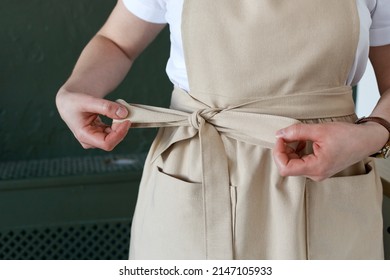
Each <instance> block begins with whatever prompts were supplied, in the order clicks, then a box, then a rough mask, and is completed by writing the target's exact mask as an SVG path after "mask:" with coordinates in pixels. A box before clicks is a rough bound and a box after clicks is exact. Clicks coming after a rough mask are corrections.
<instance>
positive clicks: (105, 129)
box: [56, 89, 131, 151]
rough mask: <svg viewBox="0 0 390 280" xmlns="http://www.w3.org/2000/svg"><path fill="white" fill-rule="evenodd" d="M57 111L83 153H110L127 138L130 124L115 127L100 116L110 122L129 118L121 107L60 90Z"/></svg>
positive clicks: (103, 100) (85, 95)
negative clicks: (101, 151) (97, 151)
mask: <svg viewBox="0 0 390 280" xmlns="http://www.w3.org/2000/svg"><path fill="white" fill-rule="evenodd" d="M56 104H57V108H58V111H59V113H60V115H61V117H62V119H63V120H64V121H65V123H66V124H67V125H68V127H69V128H70V130H71V131H72V132H73V134H74V136H75V137H76V139H77V140H78V141H79V142H80V144H81V145H82V146H83V148H84V149H91V148H100V149H102V150H105V151H111V150H113V149H114V148H115V146H116V145H118V144H119V143H120V142H121V141H122V140H123V138H124V137H125V136H126V134H127V132H128V130H129V128H130V125H131V123H130V121H125V122H122V123H115V124H112V126H109V125H106V124H105V123H103V122H102V120H101V119H100V117H99V115H104V116H107V117H109V118H111V119H123V118H125V117H127V115H128V111H127V109H126V108H125V107H124V106H122V105H119V104H118V103H115V102H111V101H108V100H105V99H102V98H97V97H93V96H90V95H87V94H82V93H72V92H68V91H66V90H65V89H60V91H59V92H58V94H57V97H56Z"/></svg>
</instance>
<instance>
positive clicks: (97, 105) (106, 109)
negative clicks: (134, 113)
mask: <svg viewBox="0 0 390 280" xmlns="http://www.w3.org/2000/svg"><path fill="white" fill-rule="evenodd" d="M81 106H82V109H83V111H84V112H90V113H96V114H99V115H104V116H106V117H109V118H111V119H124V118H126V117H127V116H128V115H129V112H128V110H127V109H126V107H125V106H123V105H121V104H119V103H116V102H113V101H109V100H106V99H102V98H96V97H92V96H90V97H88V98H87V100H85V102H83V104H82V105H81Z"/></svg>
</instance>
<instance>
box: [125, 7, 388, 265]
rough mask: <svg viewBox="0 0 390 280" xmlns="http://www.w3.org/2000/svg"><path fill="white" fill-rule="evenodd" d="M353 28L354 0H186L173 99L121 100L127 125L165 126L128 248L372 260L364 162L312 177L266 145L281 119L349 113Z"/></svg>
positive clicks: (374, 220)
mask: <svg viewBox="0 0 390 280" xmlns="http://www.w3.org/2000/svg"><path fill="white" fill-rule="evenodd" d="M358 27H359V19H358V14H357V10H356V3H355V0H345V1H339V0H328V1H322V0H296V1H286V0H262V1H254V0H241V1H234V0H213V1H209V0H186V1H185V2H184V7H183V15H182V37H183V46H184V54H185V62H186V66H187V73H188V78H189V85H190V92H189V93H187V92H184V91H183V90H181V89H179V88H175V89H174V92H173V94H172V102H171V109H163V108H156V107H151V106H145V105H129V104H127V103H126V102H124V101H119V102H121V103H122V104H124V105H126V106H128V109H129V112H130V116H129V118H130V120H131V121H132V123H133V127H134V126H135V127H164V128H161V129H160V130H159V133H158V135H157V137H156V139H155V141H154V143H153V145H152V147H151V149H150V152H149V155H148V157H147V159H146V163H145V168H144V174H143V178H142V181H141V186H140V191H139V196H138V202H137V207H136V212H135V215H134V219H133V224H132V233H131V245H130V258H132V259H381V258H383V245H382V240H383V239H382V219H381V199H382V196H381V195H382V189H381V185H380V180H379V177H378V174H377V172H376V170H375V166H374V162H372V161H370V160H367V161H365V162H360V163H358V164H355V165H354V166H351V167H350V168H348V169H347V170H344V171H343V172H340V173H339V174H337V175H336V176H334V177H332V178H330V179H327V180H324V181H323V182H320V183H316V182H313V181H311V180H309V179H306V178H304V177H281V176H279V174H278V171H277V168H276V166H275V164H274V162H273V159H272V154H271V149H272V147H273V145H274V142H275V131H276V130H278V129H281V128H283V127H287V126H289V125H291V124H294V123H299V122H305V123H321V122H327V121H347V122H353V121H354V120H355V119H356V116H355V115H354V104H353V101H352V94H351V88H350V87H349V86H346V85H345V81H346V80H347V76H348V73H349V70H350V68H351V66H352V63H353V60H354V57H355V50H356V48H357V42H358V36H359V30H358ZM308 152H309V151H308Z"/></svg>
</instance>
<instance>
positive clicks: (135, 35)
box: [56, 0, 164, 150]
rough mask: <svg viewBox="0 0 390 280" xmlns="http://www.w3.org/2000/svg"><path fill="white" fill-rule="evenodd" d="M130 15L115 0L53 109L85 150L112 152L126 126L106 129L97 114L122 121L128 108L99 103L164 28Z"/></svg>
mask: <svg viewBox="0 0 390 280" xmlns="http://www.w3.org/2000/svg"><path fill="white" fill-rule="evenodd" d="M163 27H164V25H163V24H153V23H148V22H145V21H143V20H141V19H139V18H138V17H136V16H134V15H133V14H131V13H130V12H129V11H128V10H127V9H126V7H125V6H124V4H123V2H122V0H119V1H118V3H117V5H116V6H115V8H114V9H113V11H112V13H111V15H110V16H109V18H108V20H107V21H106V23H105V24H104V26H103V27H102V28H101V29H100V31H99V32H98V33H97V34H96V35H95V36H94V37H93V38H92V39H91V41H90V42H89V43H88V44H87V46H86V47H85V48H84V50H83V51H82V53H81V55H80V57H79V59H78V61H77V63H76V66H75V68H74V70H73V72H72V74H71V76H70V77H69V79H68V80H67V81H66V83H65V84H64V85H63V86H62V87H61V88H60V90H59V91H58V93H57V97H56V104H57V108H58V111H59V113H60V115H61V117H62V119H63V120H64V121H65V122H66V124H67V125H68V126H69V128H70V129H71V131H72V132H73V134H74V135H75V137H76V138H77V139H78V141H79V142H80V143H81V144H82V146H83V147H84V148H101V149H104V150H112V149H113V148H114V147H115V146H116V145H117V144H118V143H119V142H120V141H122V139H123V138H124V137H125V135H126V133H127V131H128V129H129V127H130V124H129V123H128V122H124V123H122V124H114V125H112V126H111V127H110V126H108V125H106V124H104V123H103V122H102V121H101V120H100V118H99V115H105V116H107V117H109V118H112V119H118V118H124V117H126V116H127V114H128V112H127V110H126V108H124V107H122V106H120V105H119V104H117V103H115V102H111V101H108V100H104V99H102V98H103V97H104V96H106V95H107V94H108V93H109V92H111V91H112V90H113V89H115V88H116V87H117V86H118V85H119V83H120V82H121V81H122V80H123V78H124V77H125V76H126V74H127V72H128V71H129V69H130V68H131V65H132V63H133V61H134V60H135V59H136V57H137V56H138V55H139V54H140V53H141V52H142V51H143V50H144V49H145V48H146V46H148V44H149V43H150V42H151V41H152V40H153V39H154V38H155V37H156V36H157V34H158V33H159V32H160V31H161V30H162V29H163Z"/></svg>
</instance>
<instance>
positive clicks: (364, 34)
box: [124, 0, 390, 91]
mask: <svg viewBox="0 0 390 280" xmlns="http://www.w3.org/2000/svg"><path fill="white" fill-rule="evenodd" d="M124 3H125V5H126V7H127V8H128V9H129V10H130V11H131V12H132V13H133V14H135V15H136V16H138V17H140V18H142V19H144V20H146V21H150V22H154V23H168V24H169V26H170V31H171V51H170V58H169V60H168V63H167V69H166V70H167V74H168V76H169V78H170V80H171V81H172V83H173V84H174V85H176V86H179V87H181V88H183V89H184V90H187V91H188V89H189V85H188V78H187V72H186V67H185V62H184V56H183V45H182V35H181V20H182V18H181V17H182V9H183V0H124ZM356 4H357V7H358V12H359V17H360V35H359V44H358V47H357V52H356V56H355V61H354V63H353V65H352V67H351V69H350V73H349V76H348V79H347V80H346V84H348V85H356V84H357V83H358V82H359V80H360V79H361V77H362V76H363V74H364V71H365V68H366V65H367V59H368V51H369V46H370V45H371V46H380V45H386V44H390V1H389V0H356Z"/></svg>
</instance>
